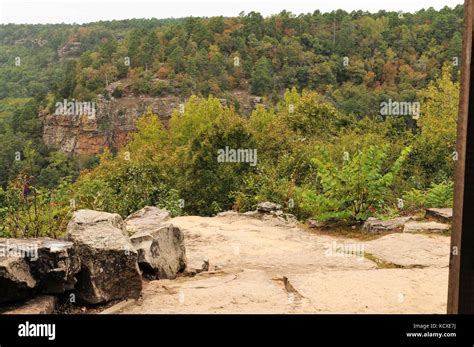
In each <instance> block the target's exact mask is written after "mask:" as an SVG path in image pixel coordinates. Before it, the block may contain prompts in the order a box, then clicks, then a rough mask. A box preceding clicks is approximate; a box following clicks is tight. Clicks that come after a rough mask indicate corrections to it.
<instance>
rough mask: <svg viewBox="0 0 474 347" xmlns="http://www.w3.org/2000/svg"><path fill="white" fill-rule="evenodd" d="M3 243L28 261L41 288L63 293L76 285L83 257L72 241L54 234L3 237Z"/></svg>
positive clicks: (32, 273)
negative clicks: (48, 236) (46, 235)
mask: <svg viewBox="0 0 474 347" xmlns="http://www.w3.org/2000/svg"><path fill="white" fill-rule="evenodd" d="M0 247H1V248H2V249H3V250H4V252H5V253H6V254H7V255H10V256H11V255H14V256H17V257H21V258H24V259H25V260H26V261H27V263H28V265H29V267H30V271H31V275H32V276H33V278H34V279H35V280H36V282H37V284H36V290H37V291H39V292H42V293H49V294H60V293H64V292H65V291H68V290H71V289H73V288H74V285H75V284H76V279H75V275H76V274H77V273H78V272H79V269H80V260H79V257H78V255H77V253H76V251H75V249H74V247H73V243H72V242H70V241H65V240H54V239H50V238H34V239H0Z"/></svg>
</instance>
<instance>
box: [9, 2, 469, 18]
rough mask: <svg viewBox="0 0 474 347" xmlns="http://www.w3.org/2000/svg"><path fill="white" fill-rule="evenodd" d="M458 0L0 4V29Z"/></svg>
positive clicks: (413, 6) (403, 7) (399, 7)
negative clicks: (10, 25) (16, 25)
mask: <svg viewBox="0 0 474 347" xmlns="http://www.w3.org/2000/svg"><path fill="white" fill-rule="evenodd" d="M462 3H464V1H463V0H396V1H393V0H290V1H289V0H220V1H219V0H173V1H170V0H154V1H153V0H137V1H135V2H134V1H131V0H129V1H123V0H122V1H113V0H97V1H94V0H49V1H42V0H40V1H32V0H29V1H27V0H0V23H88V22H94V21H98V20H112V19H130V18H153V17H155V18H171V17H174V18H179V17H187V16H196V17H200V16H205V17H210V16H218V15H223V16H237V15H238V14H239V13H240V12H241V11H245V12H246V13H248V12H250V11H256V12H260V13H261V14H262V15H264V16H268V15H271V14H276V13H279V12H281V11H282V10H287V11H291V12H293V13H295V14H299V13H308V12H313V11H315V10H320V11H322V12H330V11H332V10H337V9H343V10H346V11H348V12H350V11H352V10H366V11H370V12H377V11H378V10H381V9H383V10H391V11H404V12H414V11H416V10H419V9H421V8H428V7H434V8H435V9H440V8H442V7H444V6H449V7H454V6H456V5H458V4H462Z"/></svg>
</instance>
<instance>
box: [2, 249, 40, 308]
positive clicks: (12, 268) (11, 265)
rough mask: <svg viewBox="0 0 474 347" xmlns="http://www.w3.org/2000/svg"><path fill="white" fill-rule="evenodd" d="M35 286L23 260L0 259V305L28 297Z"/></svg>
mask: <svg viewBox="0 0 474 347" xmlns="http://www.w3.org/2000/svg"><path fill="white" fill-rule="evenodd" d="M35 286H36V281H35V280H34V278H33V276H32V275H31V273H30V267H29V265H28V262H27V260H26V259H25V258H22V257H13V256H3V257H0V304H3V303H7V302H13V301H18V300H24V299H26V298H28V297H30V296H31V295H32V293H33V289H34V288H35Z"/></svg>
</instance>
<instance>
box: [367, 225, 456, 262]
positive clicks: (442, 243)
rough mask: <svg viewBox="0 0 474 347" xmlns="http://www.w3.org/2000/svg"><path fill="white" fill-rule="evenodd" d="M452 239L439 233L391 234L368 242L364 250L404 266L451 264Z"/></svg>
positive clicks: (386, 260)
mask: <svg viewBox="0 0 474 347" xmlns="http://www.w3.org/2000/svg"><path fill="white" fill-rule="evenodd" d="M449 244H450V239H449V237H446V236H438V235H432V236H431V235H430V236H426V235H417V234H405V233H403V234H390V235H385V236H383V237H381V238H379V239H377V240H372V241H369V242H366V243H365V244H364V245H365V247H364V251H365V252H366V253H370V254H372V255H373V256H375V257H376V258H378V259H381V260H383V261H385V262H387V263H392V264H396V265H400V266H404V267H438V268H444V267H448V266H449Z"/></svg>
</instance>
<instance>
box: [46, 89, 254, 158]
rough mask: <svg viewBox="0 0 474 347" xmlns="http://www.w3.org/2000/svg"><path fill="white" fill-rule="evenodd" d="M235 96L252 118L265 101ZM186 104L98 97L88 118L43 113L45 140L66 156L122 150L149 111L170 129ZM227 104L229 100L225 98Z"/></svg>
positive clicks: (241, 94)
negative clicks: (92, 113) (172, 116)
mask: <svg viewBox="0 0 474 347" xmlns="http://www.w3.org/2000/svg"><path fill="white" fill-rule="evenodd" d="M232 97H233V98H234V99H235V100H237V101H238V102H239V104H240V113H241V114H243V115H246V116H247V115H249V114H250V113H251V112H252V110H253V109H254V108H255V106H256V105H257V104H258V103H260V102H261V101H262V100H261V98H259V97H256V96H251V95H248V93H246V92H243V91H236V92H234V93H233V95H232ZM181 103H184V100H182V99H181V98H180V97H177V96H166V97H147V96H138V97H137V96H133V95H126V96H124V97H121V98H117V99H114V98H111V100H106V99H104V98H103V97H100V96H99V97H98V99H97V102H96V114H95V116H94V117H88V116H86V115H82V116H76V115H56V114H40V115H39V116H40V118H41V119H42V121H43V141H44V142H45V144H46V145H47V146H49V147H53V148H57V149H59V150H61V151H63V152H65V153H74V154H87V155H94V154H98V153H101V152H103V151H104V149H105V148H106V147H108V148H109V149H112V150H115V149H120V148H121V147H122V146H123V145H124V144H125V143H126V142H127V140H128V139H129V136H130V133H132V132H133V131H135V130H136V126H135V123H136V120H137V118H138V117H139V116H141V115H142V114H143V113H144V112H145V111H146V110H147V108H151V110H152V111H153V113H155V114H157V115H159V116H160V118H161V121H162V122H163V124H164V126H165V127H167V126H168V122H169V118H170V117H171V114H172V112H173V110H174V109H178V108H179V105H180V104H181ZM222 103H223V104H224V105H225V104H227V103H226V100H225V99H222Z"/></svg>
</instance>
